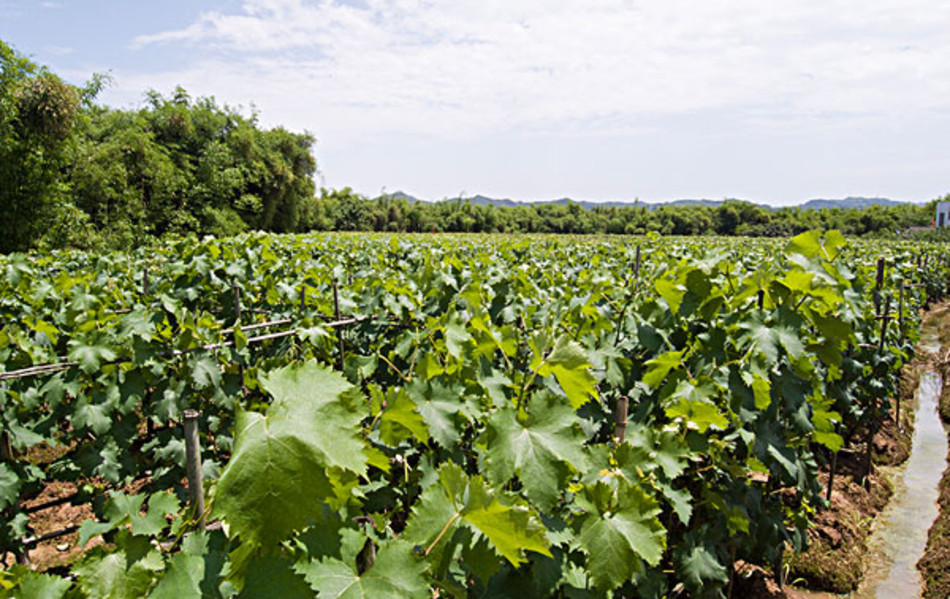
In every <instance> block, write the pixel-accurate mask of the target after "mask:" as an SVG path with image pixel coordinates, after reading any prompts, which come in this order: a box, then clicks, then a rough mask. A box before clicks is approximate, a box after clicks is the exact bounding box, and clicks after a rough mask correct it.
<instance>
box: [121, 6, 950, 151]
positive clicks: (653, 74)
mask: <svg viewBox="0 0 950 599" xmlns="http://www.w3.org/2000/svg"><path fill="white" fill-rule="evenodd" d="M948 30H950V5H948V4H947V3H944V2H941V1H934V0H877V1H869V2H856V1H852V0H831V1H827V0H825V1H815V0H809V1H800V0H778V1H773V2H770V3H767V4H763V3H761V2H758V1H752V0H730V1H719V2H701V3H697V2H686V1H685V0H668V1H665V2H651V3H645V2H637V3H634V2H629V1H623V0H573V1H571V0H568V1H561V2H539V1H522V2H511V1H505V0H466V1H461V2H459V1H455V2H451V3H449V2H426V1H423V0H418V1H417V0H397V1H383V0H369V1H368V2H366V3H365V4H363V5H361V6H355V5H346V4H343V3H340V2H335V1H332V0H324V1H321V2H315V3H314V2H304V1H303V0H248V1H246V2H245V3H244V5H243V8H242V10H241V11H240V12H238V13H234V14H224V13H221V12H211V13H206V14H204V15H202V16H201V17H200V18H199V19H198V20H197V21H196V22H195V23H193V24H191V25H189V26H187V27H185V28H183V29H180V30H174V31H166V32H160V33H156V34H152V35H145V36H141V37H139V38H137V39H136V44H137V46H138V47H146V46H150V45H153V44H161V43H175V44H191V45H193V46H195V47H196V48H197V49H198V50H199V52H198V53H199V54H201V53H205V52H208V53H212V54H217V55H218V56H219V57H221V58H216V59H205V60H200V61H198V62H197V63H195V64H194V65H191V67H190V68H189V69H186V70H184V71H182V72H178V73H171V74H170V75H171V76H174V77H178V78H181V79H183V80H188V82H189V83H190V82H198V81H199V80H202V79H207V75H206V74H207V73H209V72H210V73H214V75H213V76H212V79H213V80H215V82H216V83H217V84H219V85H221V86H222V87H219V88H218V89H223V90H228V93H229V94H230V93H232V92H238V93H243V94H244V95H246V94H248V93H249V92H253V95H254V97H255V98H259V99H260V102H261V103H262V104H267V105H274V106H275V107H279V108H278V109H279V110H280V111H281V112H284V111H288V110H293V111H298V110H301V109H303V108H304V106H306V105H310V106H313V107H314V108H315V109H318V110H319V111H321V112H322V113H323V114H325V115H330V116H331V117H332V118H333V119H335V120H337V121H338V122H340V121H343V122H346V123H349V125H347V126H352V127H356V128H363V127H372V128H378V127H386V128H388V129H393V128H396V129H401V130H412V131H420V130H422V131H427V132H430V133H435V134H439V135H457V134H462V135H464V134H466V133H471V132H478V131H482V130H489V129H498V128H514V127H527V128H537V129H544V130H547V129H549V128H550V127H552V126H560V125H564V124H567V125H570V124H571V123H575V124H578V125H581V126H583V125H586V124H587V123H588V122H589V121H598V120H601V121H604V122H606V123H608V124H609V125H608V126H609V127H616V126H618V125H622V124H623V123H625V122H626V123H629V124H631V125H632V124H634V123H635V122H636V121H637V120H638V118H640V117H642V116H644V115H652V114H675V113H683V112H689V111H696V110H706V109H717V108H728V107H746V106H751V107H754V106H761V105H773V106H776V107H778V108H780V109H781V111H782V112H790V113H792V114H796V115H802V114H805V115H813V116H821V115H823V114H829V113H838V114H840V113H854V114H858V115H866V114H869V113H895V112H904V111H908V110H922V109H942V108H946V106H947V102H948V100H947V98H948V94H947V92H948V91H950V60H948V57H950V36H947V35H946V31H948ZM225 58H226V60H225ZM150 77H151V75H150ZM265 98H266V99H265Z"/></svg>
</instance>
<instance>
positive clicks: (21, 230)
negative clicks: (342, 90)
mask: <svg viewBox="0 0 950 599" xmlns="http://www.w3.org/2000/svg"><path fill="white" fill-rule="evenodd" d="M105 83H106V81H105V80H104V79H103V78H101V77H94V78H93V80H92V81H90V82H89V83H87V84H86V85H85V86H84V87H75V86H71V85H68V84H66V83H64V82H63V81H62V80H61V79H60V78H59V77H57V76H56V75H55V74H53V73H51V72H49V70H48V69H46V68H44V67H40V66H37V65H36V64H34V63H33V62H31V61H30V60H28V59H26V58H25V57H23V56H22V55H20V54H19V53H17V52H16V51H15V50H14V49H13V48H11V47H10V46H9V45H7V44H5V43H3V42H2V41H0V206H2V207H3V209H2V210H0V251H5V252H9V251H15V250H23V249H29V248H55V247H64V246H78V247H127V246H129V245H134V244H137V243H141V242H142V240H144V239H147V238H148V237H161V236H163V235H175V234H178V235H181V234H189V233H196V234H214V235H231V234H235V233H239V232H241V231H244V230H246V229H260V230H266V231H275V232H292V231H299V230H301V228H304V227H306V226H307V223H308V222H309V220H308V217H307V214H308V212H313V210H314V206H313V204H314V202H315V201H316V198H315V195H314V193H315V188H314V183H313V177H314V174H315V173H316V161H315V159H314V157H313V153H312V151H311V148H312V146H313V144H314V141H315V140H314V138H313V136H312V135H310V134H309V133H293V132H290V131H287V130H286V129H283V128H280V127H278V128H275V129H268V130H265V129H263V128H261V127H260V125H259V123H258V121H257V115H256V114H252V115H251V116H244V115H242V114H241V113H240V112H239V111H237V110H235V109H232V108H230V107H227V106H220V105H218V104H217V103H216V102H215V101H214V99H213V98H198V99H194V98H192V97H191V96H189V94H188V93H187V92H186V91H185V90H184V89H181V88H178V89H176V90H175V91H174V92H172V93H171V94H170V95H169V96H163V95H161V94H159V93H157V92H149V93H148V95H147V97H146V101H145V105H144V107H143V108H141V109H138V110H118V109H113V108H108V107H105V106H101V105H98V104H96V103H95V101H94V100H95V97H96V95H97V94H98V93H99V92H100V91H101V89H102V87H103V85H104V84H105Z"/></svg>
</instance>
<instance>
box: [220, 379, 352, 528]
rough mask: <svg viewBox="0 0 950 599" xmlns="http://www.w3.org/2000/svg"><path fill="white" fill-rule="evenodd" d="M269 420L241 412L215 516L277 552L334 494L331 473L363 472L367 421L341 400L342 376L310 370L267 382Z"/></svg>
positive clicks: (221, 481) (343, 390)
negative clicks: (278, 545)
mask: <svg viewBox="0 0 950 599" xmlns="http://www.w3.org/2000/svg"><path fill="white" fill-rule="evenodd" d="M263 383H264V386H265V388H266V389H268V390H269V391H270V392H271V393H272V394H273V395H274V396H275V400H274V403H273V404H271V406H270V409H268V411H267V415H266V416H264V415H261V414H257V413H254V412H246V411H244V410H240V409H239V410H238V413H237V418H236V422H235V429H236V432H235V442H234V453H233V455H232V456H231V460H230V461H229V462H228V465H227V467H226V468H225V470H224V472H223V473H222V474H221V479H220V480H219V481H218V487H217V490H216V493H215V496H214V507H213V509H214V514H215V515H216V516H219V517H222V518H224V519H225V520H226V521H227V522H228V523H229V525H230V526H231V532H232V534H237V535H240V536H241V538H242V539H244V541H245V542H249V543H260V544H263V545H272V544H274V543H277V542H279V541H280V540H282V539H284V538H286V537H287V535H289V534H290V533H291V532H292V531H294V530H298V529H300V528H303V527H304V526H305V525H306V524H307V522H308V521H309V519H310V518H312V517H313V516H314V515H315V514H316V513H318V511H319V510H320V507H321V504H322V502H324V501H326V500H327V499H328V498H330V497H331V496H332V495H333V488H332V484H331V481H330V477H328V475H327V468H329V467H331V466H339V467H342V468H345V469H348V470H351V471H355V472H358V473H361V472H362V471H363V470H364V469H365V465H366V456H365V454H364V453H363V443H362V441H361V440H360V438H359V436H358V434H357V431H358V430H359V428H358V427H359V422H360V420H361V415H360V414H359V412H357V411H356V409H355V407H353V406H351V405H349V404H348V402H347V401H345V400H344V399H343V397H342V396H343V393H344V392H345V391H347V390H348V389H349V388H350V385H349V383H347V382H346V381H345V380H344V379H343V378H342V377H341V376H340V375H338V374H335V373H333V372H331V371H329V370H325V369H324V368H322V367H321V366H318V365H316V364H313V363H308V364H305V365H303V366H294V367H286V368H282V369H280V370H278V371H276V372H273V373H271V374H270V375H269V376H268V377H266V378H265V379H264V381H263Z"/></svg>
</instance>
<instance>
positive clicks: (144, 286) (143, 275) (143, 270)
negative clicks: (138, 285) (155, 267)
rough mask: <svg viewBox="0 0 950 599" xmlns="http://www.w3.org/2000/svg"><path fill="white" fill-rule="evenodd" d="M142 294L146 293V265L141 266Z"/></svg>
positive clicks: (145, 294)
mask: <svg viewBox="0 0 950 599" xmlns="http://www.w3.org/2000/svg"><path fill="white" fill-rule="evenodd" d="M142 295H143V296H147V295H148V265H147V264H146V265H145V266H143V267H142Z"/></svg>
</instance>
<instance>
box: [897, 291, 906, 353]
mask: <svg viewBox="0 0 950 599" xmlns="http://www.w3.org/2000/svg"><path fill="white" fill-rule="evenodd" d="M905 286H906V283H904V281H901V286H900V295H899V296H898V299H897V332H898V333H900V340H901V342H903V341H904V287H905Z"/></svg>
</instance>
